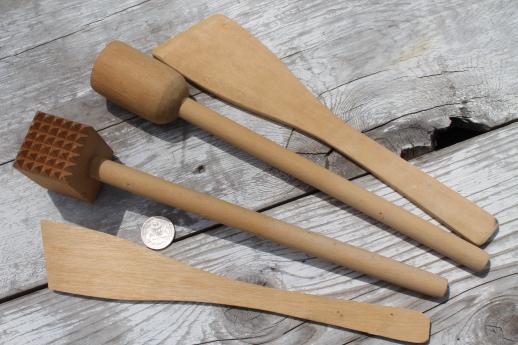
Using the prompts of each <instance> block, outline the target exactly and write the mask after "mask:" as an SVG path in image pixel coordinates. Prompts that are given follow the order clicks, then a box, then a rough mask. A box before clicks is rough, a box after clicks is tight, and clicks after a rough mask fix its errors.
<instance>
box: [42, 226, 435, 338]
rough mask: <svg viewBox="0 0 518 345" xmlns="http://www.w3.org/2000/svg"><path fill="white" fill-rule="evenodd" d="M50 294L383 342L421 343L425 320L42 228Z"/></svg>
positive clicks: (94, 235)
mask: <svg viewBox="0 0 518 345" xmlns="http://www.w3.org/2000/svg"><path fill="white" fill-rule="evenodd" d="M41 228H42V230H41V231H42V237H43V248H44V252H45V264H46V267H47V275H48V282H49V288H50V289H53V290H57V291H63V292H68V293H74V294H79V295H84V296H92V297H99V298H109V299H119V300H130V301H188V302H205V303H217V304H225V305H230V306H236V307H245V308H253V309H258V310H264V311H268V312H274V313H280V314H284V315H289V316H294V317H298V318H302V319H306V320H312V321H316V322H322V323H326V324H330V325H336V326H339V327H345V328H349V329H353V330H357V331H362V332H367V333H370V334H375V335H380V336H384V337H388V338H393V339H398V340H404V341H411V342H424V341H426V340H428V336H429V329H430V320H429V319H428V317H426V316H425V315H423V314H421V313H419V312H417V311H413V310H409V309H403V308H394V307H385V306H381V305H375V304H367V303H360V302H353V301H344V300H336V299H330V298H325V297H319V296H315V295H308V294H303V293H298V292H288V291H284V290H279V289H274V288H269V287H262V286H258V285H254V284H249V283H245V282H241V281H237V280H232V279H228V278H225V277H221V276H218V275H215V274H211V273H208V272H205V271H202V270H200V269H196V268H193V267H190V266H188V265H185V264H183V263H181V262H178V261H176V260H173V259H170V258H168V257H165V256H163V255H160V254H158V253H156V252H153V251H151V250H148V249H146V248H143V247H141V246H137V245H135V244H133V243H131V242H129V241H126V240H123V239H121V238H118V237H115V236H111V235H107V234H104V233H102V232H98V231H92V230H88V229H85V228H81V227H78V226H75V225H70V224H62V223H57V222H52V221H42V223H41Z"/></svg>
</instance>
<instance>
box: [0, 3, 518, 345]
mask: <svg viewBox="0 0 518 345" xmlns="http://www.w3.org/2000/svg"><path fill="white" fill-rule="evenodd" d="M516 10H517V7H516V4H515V3H514V2H513V1H510V0H506V1H496V0H483V1H477V2H471V1H466V0H463V1H461V0H455V1H436V2H428V1H424V0H419V1H414V2H410V3H408V2H398V1H392V2H376V1H367V2H365V1H347V2H336V3H332V4H331V3H330V2H328V1H314V2H306V1H254V2H252V1H242V2H236V1H227V0H223V1H218V2H209V1H205V0H194V1H185V0H178V1H174V2H171V1H166V0H141V1H119V2H115V1H102V2H101V1H94V2H81V1H77V0H71V1H67V2H66V3H64V2H62V1H58V0H49V1H45V2H44V3H42V2H40V1H37V0H22V1H18V0H7V1H2V2H1V3H0V91H1V92H0V119H1V121H0V137H1V138H2V145H1V146H0V225H2V231H1V232H0V267H1V269H0V296H1V297H9V296H12V295H13V294H16V293H19V292H23V291H26V290H27V289H29V288H32V287H35V286H39V285H41V284H44V283H45V272H44V267H43V260H42V251H41V240H40V235H39V227H38V222H39V220H40V219H41V218H50V219H54V220H65V221H69V222H73V223H78V224H80V225H83V226H88V227H91V228H96V229H100V230H102V231H105V232H109V233H112V234H116V233H118V235H119V236H122V237H125V238H128V239H131V240H133V241H135V242H139V236H138V226H139V224H141V223H142V222H143V221H144V220H145V219H146V218H147V217H148V216H155V215H162V216H165V217H168V218H171V219H173V220H174V222H175V225H176V226H177V230H178V235H179V238H184V237H185V236H187V235H193V234H196V233H198V232H202V231H206V234H199V235H195V236H192V237H187V238H185V239H184V240H181V241H179V242H177V243H175V244H173V246H172V247H171V248H170V249H168V250H167V251H166V253H167V254H168V255H171V256H174V257H176V258H178V259H180V260H182V261H184V262H187V263H189V264H193V265H195V266H197V267H200V268H204V269H207V270H209V271H212V272H215V273H219V274H223V275H226V276H231V277H240V278H241V279H244V280H249V281H252V282H256V283H259V284H265V285H271V286H276V287H285V288H288V289H293V290H299V291H303V292H310V293H315V294H322V295H324V294H325V295H329V296H334V297H339V298H345V299H351V298H356V299H358V300H368V301H371V302H377V301H379V302H382V303H387V304H393V305H397V306H409V307H411V308H416V309H419V310H423V311H424V310H429V311H427V314H428V315H430V316H431V317H432V320H433V328H432V341H431V343H434V344H442V343H457V344H470V345H472V344H478V343H491V342H494V343H498V344H506V345H507V344H512V343H514V342H516V341H515V339H516V332H517V331H516V328H513V325H515V324H516V322H513V320H516V316H515V315H516V308H517V307H516V299H515V297H513V296H516V292H513V291H516V290H515V287H516V281H518V278H517V264H516V257H517V254H516V248H517V243H518V242H517V241H518V239H517V235H516V233H515V229H516V228H517V226H518V221H517V220H516V218H517V215H516V212H517V206H516V205H517V201H516V196H515V195H516V194H517V190H516V186H515V185H514V183H513V179H514V180H516V176H515V174H516V173H515V171H516V160H515V158H514V156H516V145H515V144H514V143H515V141H516V139H515V138H516V135H518V134H517V129H516V127H515V126H510V127H504V128H502V129H499V130H498V131H492V132H493V133H492V132H490V133H489V134H488V135H487V136H485V137H481V138H479V139H475V140H474V141H470V142H468V143H465V144H461V145H458V146H456V147H454V148H449V149H446V150H442V151H439V152H437V153H433V154H430V155H425V156H423V157H421V158H420V159H418V160H417V161H415V162H414V163H416V164H418V165H419V166H421V167H423V168H424V170H425V171H427V172H430V173H432V174H433V175H434V176H437V177H438V178H439V179H440V180H441V181H443V182H444V183H446V184H447V185H448V186H450V187H452V188H453V189H455V190H456V191H458V192H460V193H461V194H462V195H464V196H466V197H468V198H470V199H471V200H474V201H476V202H477V204H479V205H480V206H482V207H484V208H486V209H487V210H488V211H489V212H491V213H493V214H495V215H496V216H497V219H498V220H499V221H500V224H501V229H500V231H499V232H498V233H497V235H496V237H495V239H494V240H493V242H491V243H490V245H489V246H488V247H487V249H488V251H489V252H490V254H491V256H492V258H491V260H492V268H491V271H490V273H489V274H488V275H487V276H485V277H475V276H472V275H470V274H469V273H467V272H465V271H463V270H461V269H458V268H455V266H453V265H452V264H451V263H449V262H447V261H443V260H439V259H438V257H437V256H435V255H434V254H431V253H428V252H425V250H423V249H422V248H415V247H414V244H413V243H412V242H407V241H406V240H405V239H402V238H401V237H398V236H396V235H394V234H392V233H391V232H386V231H384V230H386V229H385V228H383V227H381V226H379V224H376V223H374V222H372V221H369V220H368V219H365V217H363V216H362V215H361V214H358V213H356V212H354V211H352V210H350V209H348V208H346V207H344V206H343V205H341V204H340V203H338V202H336V201H333V200H330V199H329V198H326V197H325V196H323V195H320V194H313V191H312V189H310V188H308V187H307V186H305V185H303V184H302V183H300V182H298V181H295V180H293V179H292V178H289V177H287V176H286V175H284V174H282V173H279V172H278V171H276V170H275V169H272V168H271V167H268V166H266V165H264V164H262V163H260V162H258V161H257V160H255V159H253V158H251V157H250V156H248V155H246V154H243V153H242V152H239V151H238V150H236V149H234V148H232V147H230V146H228V145H226V144H224V143H222V142H221V141H220V140H217V139H215V138H214V137H212V136H210V135H208V134H207V133H205V132H203V131H201V130H199V129H197V128H195V127H194V126H191V125H188V124H186V123H185V122H182V121H179V122H177V123H174V124H171V125H167V126H155V125H152V124H149V123H145V122H143V121H141V120H137V119H135V118H134V117H133V115H132V114H129V113H127V112H125V111H123V110H121V109H120V108H118V107H116V106H114V105H112V104H107V103H106V101H105V100H104V99H103V98H102V97H101V96H99V95H97V94H95V93H94V92H93V91H92V90H91V89H90V86H89V74H90V68H91V65H92V63H93V61H94V59H95V56H96V55H97V54H98V52H99V51H100V50H101V49H102V47H103V46H104V44H105V43H106V42H108V41H110V40H112V39H121V40H124V41H126V42H127V43H129V44H131V45H133V46H134V47H136V48H138V49H140V50H143V51H147V52H149V51H150V50H151V49H152V48H153V47H154V46H155V45H156V44H157V43H159V42H162V41H164V40H165V39H167V38H169V37H170V36H171V35H174V34H175V33H178V32H181V31H183V30H185V29H186V28H187V27H189V26H190V25H192V24H194V23H195V22H197V21H199V20H201V19H203V18H205V17H206V16H208V15H210V14H214V13H218V12H220V13H224V14H225V15H227V16H229V17H231V18H233V19H234V20H236V21H237V22H239V23H240V24H241V25H243V27H245V28H246V29H247V30H249V31H250V32H252V33H253V34H254V35H255V36H257V37H258V38H259V39H260V40H261V41H262V42H264V43H265V45H266V46H267V47H268V48H270V49H271V50H272V51H273V52H274V53H275V54H277V55H278V56H279V57H281V58H282V60H283V61H284V62H285V63H286V64H287V65H288V67H289V68H290V69H291V70H292V71H293V72H294V73H295V75H296V76H297V77H298V78H300V79H301V80H302V82H303V83H304V84H305V85H307V86H308V87H309V89H310V90H311V91H312V92H313V93H314V94H315V95H317V96H318V97H319V98H320V100H322V101H323V102H324V103H325V104H327V105H328V106H329V107H330V108H331V110H333V112H334V113H335V114H337V115H338V116H339V117H340V118H341V119H343V120H344V121H347V122H348V123H349V124H351V125H352V126H354V127H356V128H358V129H360V130H362V131H364V132H366V133H367V134H368V135H369V136H371V137H372V138H374V139H376V140H377V141H378V142H380V143H381V144H383V145H385V146H387V147H388V148H390V149H391V150H393V151H395V152H398V153H400V154H402V155H403V156H404V157H406V158H411V157H414V156H417V155H422V154H423V153H427V152H430V151H432V150H434V149H436V148H437V147H441V146H442V144H441V143H442V142H443V141H444V140H446V139H447V138H449V137H450V134H451V132H452V131H457V132H459V131H460V132H467V133H468V134H469V135H473V134H477V133H480V132H484V131H488V130H491V129H494V128H497V127H499V126H502V125H504V124H507V123H510V122H513V121H515V120H516V118H517V117H518V112H517V108H518V101H517V99H518V98H517V95H518V93H517V92H516V90H517V89H518V87H517V86H518V85H517V84H518V78H517V77H518V61H517V59H518V54H517V53H516V52H515V50H516V47H517V46H518V45H517V44H516V43H517V40H518V35H517V34H516V30H517V29H516V25H517V21H518V17H516V15H515V13H516ZM191 91H192V92H193V93H197V96H196V99H197V100H198V101H199V102H200V103H202V104H204V105H207V106H209V107H210V108H212V109H214V110H216V111H218V112H220V113H222V114H224V115H226V116H228V117H229V118H231V119H233V120H236V121H237V122H239V123H241V124H243V125H245V126H246V127H248V128H251V129H253V130H254V131H256V132H258V133H260V134H261V135H264V136H266V137H267V138H269V139H272V140H274V141H275V142H277V143H279V144H281V145H284V146H286V147H288V148H289V149H291V150H293V151H296V152H299V153H302V154H304V155H305V156H306V157H308V158H310V159H312V160H314V161H316V162H317V163H319V164H321V165H324V166H327V167H329V168H330V169H332V170H334V171H337V172H339V173H340V174H341V175H343V176H346V177H350V178H352V177H355V176H358V175H360V174H362V171H361V170H360V169H358V168H357V167H355V166H354V165H353V164H352V163H350V162H349V161H347V160H346V159H345V158H343V157H342V156H341V155H339V154H337V153H336V152H334V151H332V150H330V149H329V148H328V147H326V146H325V145H322V144H320V143H318V142H316V141H314V140H312V139H309V138H307V137H305V136H303V135H301V134H299V133H297V132H295V131H291V130H290V129H288V128H285V127H282V126H279V125H276V124H273V123H271V122H268V121H266V120H263V119H260V118H258V117H254V116H250V115H249V114H247V113H245V112H241V111H239V110H236V109H235V108H232V107H230V106H228V105H226V104H224V103H222V102H220V101H218V100H215V99H213V98H211V97H209V96H208V95H205V94H199V93H198V91H196V89H195V88H192V89H191ZM36 110H42V111H48V112H50V113H55V114H57V115H64V116H67V117H70V118H72V119H74V120H78V121H82V122H85V123H88V124H91V125H93V126H94V127H95V128H96V129H98V130H99V131H100V133H101V135H102V136H103V137H104V138H105V139H106V141H107V142H108V143H109V144H110V145H111V146H112V148H113V149H114V151H116V152H117V154H118V158H119V159H120V161H122V162H123V163H125V164H127V165H129V166H134V167H137V168H139V169H141V170H144V171H146V172H149V173H152V174H154V175H158V176H161V177H164V178H167V179H170V180H174V181H176V182H179V183H182V184H184V185H185V186H188V187H193V188H195V189H197V190H199V191H203V192H207V193H209V194H212V195H214V196H218V197H221V198H223V199H225V200H227V201H231V202H234V203H237V204H239V205H242V206H245V207H249V208H253V209H269V208H272V207H274V208H273V209H272V210H270V211H268V213H269V214H271V215H274V216H276V217H278V218H281V219H284V220H286V221H288V222H292V223H297V224H298V225H301V226H303V227H307V228H311V229H313V230H315V231H321V232H322V233H324V234H328V235H331V236H333V237H336V238H339V239H342V240H344V241H345V240H347V241H348V242H349V243H351V244H355V245H359V246H362V247H364V248H367V249H370V250H377V251H379V252H380V253H382V254H383V255H388V256H392V257H394V258H396V259H398V260H406V262H408V263H410V264H413V265H415V266H420V267H423V268H425V269H428V270H431V271H432V272H435V273H440V272H445V273H443V274H444V275H445V276H446V277H447V278H448V279H450V280H451V281H452V291H451V297H452V299H451V301H450V302H449V303H442V304H438V302H437V301H428V300H422V299H421V298H419V297H417V296H411V295H407V294H404V293H401V292H400V291H398V292H397V293H396V292H395V291H393V290H390V289H388V288H387V287H385V286H384V285H381V284H379V283H376V282H374V281H372V280H369V279H367V278H365V277H358V276H357V275H355V274H354V273H352V272H348V271H346V270H342V269H339V268H337V267H334V266H332V265H331V264H326V263H323V262H320V261H318V260H316V259H313V258H309V257H306V256H304V255H303V254H301V253H297V252H294V251H290V250H288V249H286V248H283V247H280V246H275V245H273V244H272V243H270V242H267V241H261V240H258V239H257V238H255V237H250V236H248V235H246V234H243V233H240V232H238V231H235V230H230V229H225V228H214V227H213V224H212V223H210V222H208V221H205V220H203V219H200V218H197V217H195V216H193V215H190V214H186V213H183V212H180V211H177V210H174V209H169V208H166V207H162V206H160V205H158V204H156V203H153V202H149V201H146V200H145V199H143V198H138V197H134V196H132V195H130V194H128V193H124V192H121V191H117V190H115V189H113V188H104V189H103V190H102V191H101V193H100V195H99V198H98V200H97V202H96V203H95V204H92V205H90V204H85V203H80V202H78V201H74V200H72V199H69V198H65V197H61V196H58V195H56V194H49V193H47V192H46V191H44V190H43V189H41V188H38V187H37V186H36V185H34V184H32V183H30V182H29V181H28V180H27V179H25V178H24V177H23V176H22V175H21V174H19V173H17V172H15V171H14V170H13V169H12V167H11V162H12V160H13V159H14V156H15V153H16V150H17V148H18V146H19V144H20V143H21V140H22V137H23V136H24V135H25V132H26V130H27V126H28V124H29V122H30V120H31V119H32V117H33V116H34V112H35V111H36ZM356 182H357V183H360V184H361V185H365V186H367V187H368V188H371V189H373V190H376V191H377V193H380V194H382V195H384V196H385V197H387V198H389V199H390V200H393V201H395V202H397V203H398V204H401V205H405V207H408V208H409V209H412V210H414V212H416V214H419V215H420V216H423V217H425V216H424V215H423V213H422V212H420V211H418V210H415V208H414V207H413V206H411V205H409V204H408V202H406V201H405V200H403V199H401V198H399V196H397V195H396V194H395V193H392V192H390V190H389V189H387V188H385V187H383V186H382V185H381V184H379V183H378V182H376V181H375V180H374V179H373V178H371V177H365V178H361V179H359V180H356ZM308 193H309V194H310V195H308ZM301 196H305V197H302V198H301ZM294 199H297V200H294ZM290 200H294V201H293V202H290V203H287V204H285V205H281V206H278V205H280V204H283V203H285V202H287V201H290ZM276 206H278V207H276ZM380 228H381V229H380ZM119 229H120V230H119ZM207 229H209V230H207ZM513 289H514V290H513ZM477 296H478V297H477ZM509 296H510V297H509ZM493 302H494V303H493ZM450 305H451V306H454V309H450ZM493 306H496V307H493ZM0 307H1V309H2V311H1V312H0V319H1V321H2V322H1V324H2V325H1V326H0V342H2V343H23V344H25V343H47V342H50V341H52V340H54V341H56V342H58V343H67V342H72V341H77V342H81V343H101V342H110V341H111V342H116V343H123V342H140V341H142V342H147V343H159V342H163V343H172V344H173V343H187V344H190V343H200V342H208V343H224V344H243V343H247V342H248V343H258V342H269V343H272V344H300V343H304V342H306V343H310V344H343V343H354V344H360V343H361V344H364V343H365V344H367V343H368V344H374V343H377V342H383V341H382V340H378V339H373V338H366V337H364V336H363V335H361V334H353V333H349V332H344V331H341V330H338V329H334V328H330V327H324V326H321V325H316V324H311V323H301V322H300V321H299V320H293V319H285V318H282V317H280V316H276V315H269V314H257V313H254V312H249V311H246V310H234V309H227V308H222V307H215V306H206V305H203V306H200V305H191V304H162V303H157V304H146V303H142V304H126V303H116V302H104V301H98V300H84V299H80V298H77V297H73V296H66V295H56V294H54V293H52V292H49V291H47V290H40V291H38V292H35V293H33V294H30V295H27V296H25V297H20V298H17V299H14V300H12V301H9V302H6V303H3V304H0ZM455 308H457V309H455ZM495 310H496V311H495ZM495 315H497V316H498V315H502V318H497V317H496V316H495ZM508 320H511V322H508ZM164 325H169V326H170V327H164ZM158 326H160V327H158ZM487 339H489V340H487ZM509 339H510V340H509Z"/></svg>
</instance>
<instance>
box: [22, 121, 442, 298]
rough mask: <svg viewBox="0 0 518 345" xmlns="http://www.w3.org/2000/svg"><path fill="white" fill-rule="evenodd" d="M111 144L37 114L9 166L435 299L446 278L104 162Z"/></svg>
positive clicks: (48, 183)
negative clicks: (151, 203) (242, 234)
mask: <svg viewBox="0 0 518 345" xmlns="http://www.w3.org/2000/svg"><path fill="white" fill-rule="evenodd" d="M111 157H112V150H111V149H110V147H109V146H108V145H107V144H106V143H105V142H104V140H103V139H102V138H101V137H100V136H99V134H98V133H97V132H96V131H95V130H94V129H93V128H92V127H90V126H87V125H85V124H82V123H78V122H74V121H70V120H66V119H64V118H60V117H57V116H54V115H50V114H45V113H41V112H39V113H37V114H36V116H35V117H34V120H33V122H32V124H31V127H30V128H29V132H28V133H27V135H26V137H25V140H24V141H23V143H22V147H21V148H20V151H19V152H18V155H17V156H16V159H15V162H14V167H15V168H16V169H18V170H20V171H21V172H22V173H24V174H25V175H27V176H28V177H29V178H31V179H32V180H34V181H35V182H37V183H38V184H40V185H42V186H43V187H46V188H48V189H50V190H53V191H57V192H60V193H63V194H66V195H69V196H73V197H76V198H78V199H81V200H86V201H93V200H94V199H95V197H96V194H97V192H98V190H99V188H100V184H101V182H104V183H108V184H110V185H112V186H115V187H118V188H120V189H123V190H126V191H129V192H131V193H135V194H138V195H142V196H145V197H148V198H151V199H153V200H155V201H157V202H161V203H163V204H166V205H169V206H172V207H177V208H180V209H183V210H186V211H188V212H193V213H197V214H199V215H201V216H203V217H206V218H209V219H212V220H214V221H216V222H219V223H222V224H225V225H228V226H231V227H234V228H238V229H242V230H245V231H248V232H250V233H252V234H255V235H258V236H262V237H264V238H266V239H269V240H272V241H276V242H278V243H280V244H282V245H285V246H288V247H292V248H295V249H297V250H301V251H303V252H306V253H308V254H310V255H314V256H317V257H320V258H322V259H325V260H329V261H332V262H334V263H337V264H340V265H344V266H347V267H349V268H351V269H353V270H356V271H359V272H363V273H365V274H368V275H371V276H373V277H376V278H379V279H381V280H385V281H388V282H391V283H394V284H396V285H399V286H403V287H406V288H408V289H410V290H414V291H417V292H421V293H423V294H427V295H430V296H435V297H440V296H443V295H444V293H445V292H446V289H447V286H448V282H447V280H446V279H444V278H442V277H440V276H438V275H435V274H432V273H429V272H426V271H423V270H420V269H418V268H415V267H412V266H409V265H405V264H403V263H400V262H398V261H395V260H392V259H390V258H386V257H383V256H381V255H377V254H375V253H371V252H368V251H366V250H363V249H360V248H356V247H354V246H351V245H348V244H346V243H342V242H339V241H337V240H335V239H332V238H329V237H326V236H322V235H319V234H317V233H314V232H311V231H307V230H304V229H301V228H299V227H296V226H294V225H290V224H287V223H285V222H282V221H280V220H277V219H274V218H271V217H268V216H266V215H264V214H262V213H257V212H254V211H251V210H248V209H245V208H243V207H239V206H236V205H233V204H231V203H228V202H226V201H223V200H220V199H217V198H214V197H212V196H209V195H207V194H204V193H199V192H196V191H193V190H191V189H188V188H185V187H182V186H180V185H178V184H175V183H172V182H168V181H165V180H162V179H160V178H158V177H155V176H151V175H148V174H146V173H144V172H141V171H138V170H135V169H132V168H129V167H126V166H124V165H122V164H118V163H116V162H113V161H111Z"/></svg>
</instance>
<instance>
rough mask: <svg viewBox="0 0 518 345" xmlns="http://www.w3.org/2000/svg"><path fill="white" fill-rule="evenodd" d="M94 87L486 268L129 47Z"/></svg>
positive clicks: (465, 245) (464, 246)
mask: <svg viewBox="0 0 518 345" xmlns="http://www.w3.org/2000/svg"><path fill="white" fill-rule="evenodd" d="M91 84H92V87H93V88H94V90H96V91H97V92H99V93H100V94H102V95H103V96H105V97H106V98H108V99H109V100H110V101H112V102H114V103H116V104H118V105H120V106H122V107H123V108H126V109H129V110H131V111H133V112H134V113H136V114H137V115H139V116H141V117H143V118H145V119H148V120H150V121H152V122H155V123H167V122H172V121H174V120H176V118H177V117H180V118H183V119H184V120H186V121H188V122H191V123H193V124H195V125H197V126H199V127H201V128H203V129H205V130H207V131H208V132H210V133H212V134H214V135H216V136H218V137H220V138H222V139H223V140H225V141H227V142H229V143H231V144H233V145H235V146H237V147H238V148H240V149H242V150H244V151H246V152H248V153H250V154H251V155H253V156H255V157H258V158H259V159H262V160H263V161H265V162H267V163H269V164H271V165H272V166H274V167H276V168H278V169H280V170H282V171H284V172H286V173H288V174H290V175H292V176H294V177H296V178H298V179H300V180H301V181H304V182H306V183H308V184H309V185H312V186H314V187H316V188H318V189H319V190H321V191H323V192H325V193H327V194H329V195H331V196H333V197H335V198H337V199H338V200H340V201H343V202H345V203H346V204H348V205H351V206H352V207H354V208H356V209H358V210H360V211H362V212H364V213H365V214H367V215H369V216H371V217H372V218H374V219H376V220H378V221H380V222H382V223H385V224H387V225H389V226H391V227H393V228H394V229H396V230H398V231H399V232H401V233H403V234H405V235H407V236H409V237H411V238H413V239H415V240H416V241H418V242H420V243H422V244H424V245H426V246H427V247H429V248H432V249H434V250H436V251H437V252H439V253H441V254H443V255H445V256H447V257H449V258H451V259H452V260H454V261H455V262H458V263H460V264H462V265H464V266H467V267H469V268H470V269H472V270H474V271H481V270H483V269H484V268H485V267H486V265H487V262H488V260H489V256H488V255H487V253H486V252H484V251H483V250H481V249H480V248H478V247H476V246H474V245H473V244H471V243H469V242H466V241H464V240H463V239H461V238H459V237H457V236H455V235H453V234H451V233H449V232H447V231H445V230H443V229H440V228H439V227H437V226H435V225H433V224H431V223H429V222H427V221H425V220H423V219H422V218H420V217H418V216H416V215H414V214H412V213H411V212H408V211H405V210H404V209H403V208H401V207H398V206H396V205H394V204H392V203H390V202H388V201H387V200H385V199H383V198H382V197H378V196H377V195H375V194H374V193H370V192H368V191H367V190H365V189H363V188H361V187H358V186H357V185H356V184H354V183H352V182H350V181H348V180H347V179H345V178H342V177H340V176H338V175H336V174H334V173H332V172H331V171H329V170H327V169H325V168H323V167H321V166H319V165H317V164H315V163H313V162H311V161H310V160H307V159H305V158H303V157H302V156H300V155H298V154H296V153H294V152H291V151H290V150H288V149H286V148H284V147H282V146H280V145H278V144H276V143H274V142H272V141H270V140H268V139H266V138H264V137H262V136H260V135H258V134H256V133H254V132H253V131H251V130H249V129H247V128H245V127H243V126H241V125H239V124H237V123H235V122H233V121H231V120H229V119H227V118H225V117H224V116H221V115H220V114H218V113H216V112H214V111H212V110H210V109H208V108H206V107H204V106H202V105H201V104H198V103H196V102H195V101H194V100H192V99H189V98H187V84H186V82H185V80H184V79H183V77H182V76H181V75H179V74H178V73H177V72H176V71H174V70H173V69H172V68H169V67H168V66H166V65H164V64H163V63H160V62H159V61H157V60H155V59H153V58H151V57H150V56H147V55H145V54H143V53H141V52H139V51H138V50H136V49H134V48H132V47H130V46H128V45H127V44H124V43H122V42H119V41H113V42H111V43H110V44H108V45H107V46H106V48H104V49H103V50H102V52H101V53H100V54H99V56H98V57H97V59H96V61H95V64H94V67H93V69H92V76H91Z"/></svg>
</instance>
